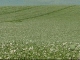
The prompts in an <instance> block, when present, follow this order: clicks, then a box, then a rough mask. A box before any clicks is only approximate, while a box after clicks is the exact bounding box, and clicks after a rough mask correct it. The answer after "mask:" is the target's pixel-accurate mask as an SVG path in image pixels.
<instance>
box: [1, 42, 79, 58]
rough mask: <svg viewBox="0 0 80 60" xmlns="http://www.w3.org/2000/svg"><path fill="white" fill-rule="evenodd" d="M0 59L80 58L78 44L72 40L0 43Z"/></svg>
mask: <svg viewBox="0 0 80 60" xmlns="http://www.w3.org/2000/svg"><path fill="white" fill-rule="evenodd" d="M0 59H80V44H79V43H72V42H70V43H69V42H64V43H60V42H53V43H46V44H45V43H42V44H41V45H38V44H36V42H32V41H28V42H25V43H17V42H15V41H14V42H10V41H9V42H7V43H2V44H0Z"/></svg>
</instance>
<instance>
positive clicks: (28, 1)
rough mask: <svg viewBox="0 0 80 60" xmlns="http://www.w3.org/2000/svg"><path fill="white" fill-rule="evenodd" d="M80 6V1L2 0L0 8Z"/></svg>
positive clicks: (0, 0)
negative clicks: (9, 6) (12, 6)
mask: <svg viewBox="0 0 80 60" xmlns="http://www.w3.org/2000/svg"><path fill="white" fill-rule="evenodd" d="M54 4H56V5H59V4H60V5H62V4H63V5H65V4H67V5H68V4H69V5H70V4H73V5H80V0H0V6H7V5H54Z"/></svg>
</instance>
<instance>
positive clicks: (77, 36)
mask: <svg viewBox="0 0 80 60" xmlns="http://www.w3.org/2000/svg"><path fill="white" fill-rule="evenodd" d="M29 41H30V44H29V46H34V48H35V49H34V50H37V49H38V48H39V46H40V47H41V46H43V45H44V46H47V47H48V48H50V47H49V45H48V44H50V43H52V44H53V42H57V43H56V44H55V47H56V46H57V45H58V48H59V49H63V47H60V45H61V44H63V43H65V42H67V43H70V44H71V43H73V44H72V45H71V48H72V49H74V50H75V48H76V46H79V48H80V6H77V5H73V6H3V7H0V44H1V46H0V50H1V52H0V56H1V57H0V58H19V57H22V58H48V56H49V58H60V57H61V56H62V55H61V56H59V55H58V54H61V53H62V52H61V51H62V50H60V51H58V53H56V54H57V56H55V57H54V54H52V53H49V52H48V51H49V50H48V51H47V52H48V53H49V54H52V55H47V57H45V56H44V54H42V56H41V57H40V56H38V55H37V57H36V56H34V55H35V54H33V53H32V51H31V55H30V54H29V55H28V53H29V51H26V52H24V50H21V49H22V48H23V47H26V46H27V45H26V44H25V43H26V42H29ZM11 42H13V44H12V43H11ZM31 42H34V43H31ZM10 43H11V44H12V46H13V47H10V45H9V44H10ZM16 44H19V45H18V46H17V45H16ZM70 44H69V46H68V47H70ZM3 45H4V46H3ZM7 45H8V46H7ZM63 45H64V44H63ZM67 45H68V44H67ZM67 45H66V46H67ZM2 46H3V47H4V49H2ZM14 46H15V48H14ZM35 46H36V47H37V48H36V47H35ZM61 46H62V45H61ZM6 47H9V49H10V48H11V49H16V48H20V49H19V50H17V52H18V53H20V54H21V55H20V56H19V55H17V52H16V53H15V52H14V53H13V54H10V53H9V52H10V50H9V49H8V48H6ZM68 47H67V48H68ZM28 48H29V47H28ZM42 48H44V47H42ZM67 48H64V49H63V50H64V51H65V52H66V51H67V52H68V53H69V51H68V50H66V49H67ZM20 50H21V51H20ZM44 50H45V49H43V50H40V53H41V52H42V51H44ZM46 50H47V48H46ZM11 51H13V50H11ZM5 52H6V53H7V54H6V53H5ZM21 52H22V53H21ZM67 52H66V53H67ZM8 53H9V54H8ZM48 53H47V54H48ZM66 53H64V54H63V56H64V55H65V54H66ZM73 53H74V52H72V51H71V55H70V56H69V57H71V58H72V59H73V58H79V56H80V49H79V50H78V51H76V53H75V54H73ZM78 53H79V54H78ZM22 54H23V55H22ZM32 54H33V55H32ZM76 54H77V55H76ZM68 55H69V54H68ZM73 55H75V56H78V57H73ZM26 56H28V57H26ZM43 56H44V57H43ZM62 58H63V59H65V58H66V59H68V57H66V56H64V57H62Z"/></svg>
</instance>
